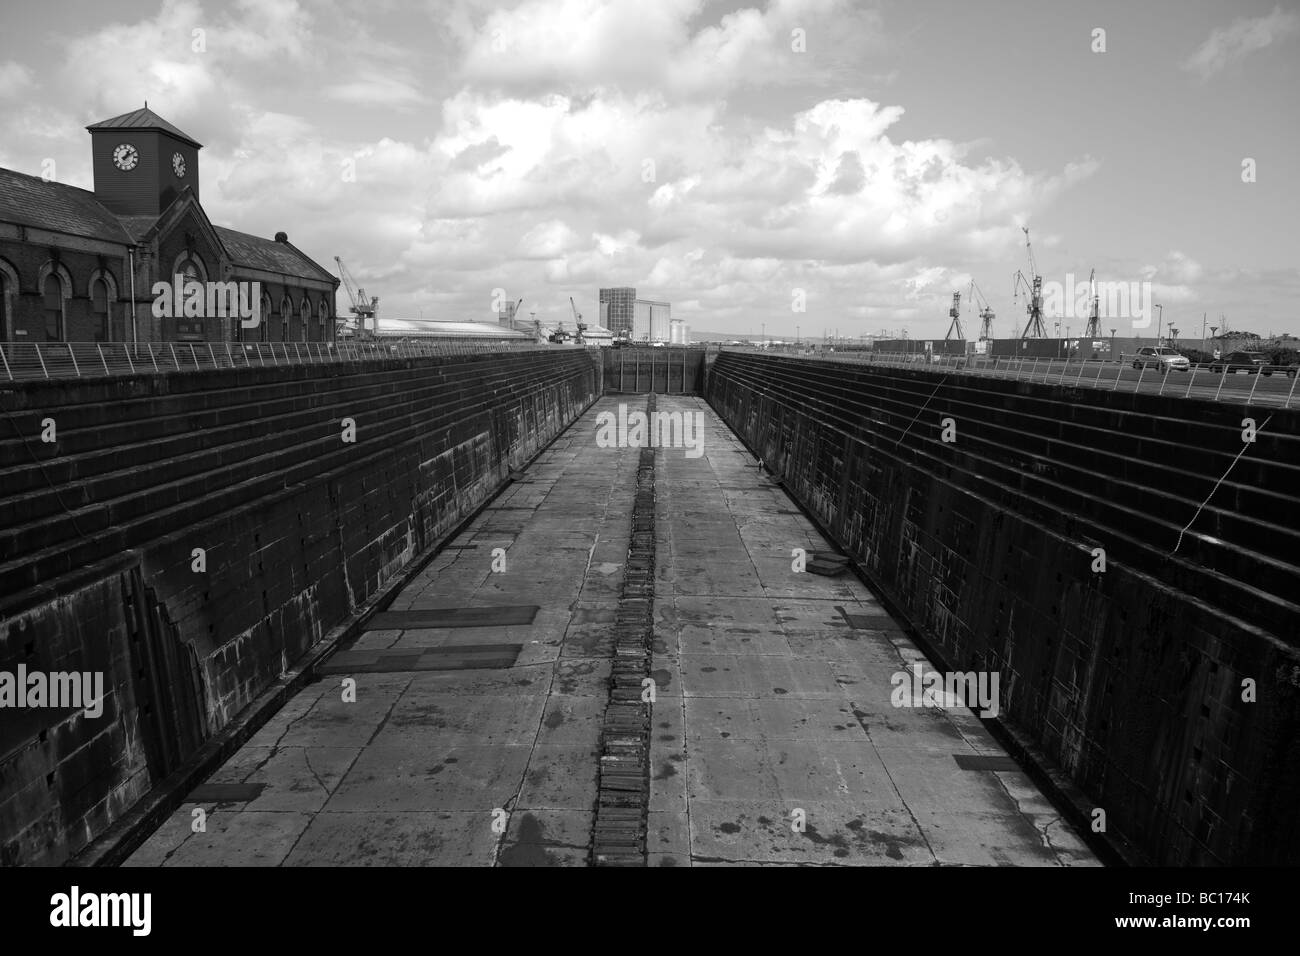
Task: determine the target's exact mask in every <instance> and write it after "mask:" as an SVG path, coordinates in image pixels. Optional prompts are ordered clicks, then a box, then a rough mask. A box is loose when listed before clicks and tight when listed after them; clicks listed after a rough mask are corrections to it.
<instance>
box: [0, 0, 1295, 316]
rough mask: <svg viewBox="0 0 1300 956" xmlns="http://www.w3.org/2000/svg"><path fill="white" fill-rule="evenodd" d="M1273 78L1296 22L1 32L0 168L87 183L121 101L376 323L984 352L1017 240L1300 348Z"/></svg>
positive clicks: (1072, 266)
mask: <svg viewBox="0 0 1300 956" xmlns="http://www.w3.org/2000/svg"><path fill="white" fill-rule="evenodd" d="M1098 29H1100V30H1104V31H1105V33H1104V44H1105V51H1104V52H1094V47H1096V46H1099V35H1098V34H1097V33H1096V32H1095V31H1097V30H1098ZM1298 52H1300V5H1298V4H1297V3H1295V2H1294V0H1287V2H1284V3H1279V2H1277V0H1241V2H1226V0H1213V2H1212V0H1151V2H1142V3H1137V4H1135V3H1132V2H1126V0H1100V2H1095V3H1088V4H1076V3H1068V2H1042V3H1021V2H1011V0H993V2H965V0H918V2H908V3H903V2H888V0H886V2H879V3H855V2H848V0H773V2H770V3H753V4H745V3H738V2H723V3H708V2H702V0H655V2H647V0H611V2H605V3H600V2H595V0H524V2H521V3H494V2H488V0H431V2H425V3H399V2H385V0H378V2H370V3H343V2H323V3H313V4H306V3H295V2H291V0H242V2H237V3H234V4H221V5H218V4H213V3H206V4H205V3H200V2H197V0H166V2H162V3H159V2H157V0H151V2H144V0H127V2H120V3H114V4H113V5H112V6H111V8H109V7H106V6H105V5H103V4H101V3H93V2H90V0H68V2H52V3H46V4H41V5H38V6H24V7H21V8H19V7H14V6H12V5H6V6H5V7H4V8H3V10H0V117H3V119H4V129H5V136H4V137H3V139H2V140H0V166H5V167H9V168H12V169H16V170H19V171H21V172H27V173H32V174H35V175H39V174H40V173H41V172H42V169H43V168H45V166H46V164H48V162H49V161H51V160H52V161H53V164H54V169H55V177H54V178H56V179H58V180H59V181H61V182H65V183H70V184H72V185H76V186H82V187H85V188H90V187H91V185H92V179H91V170H90V137H89V135H88V134H87V133H86V132H85V130H84V127H85V126H86V125H87V124H89V123H91V122H94V121H97V120H102V119H105V118H107V117H111V116H115V115H118V114H120V113H125V112H128V111H130V110H133V109H136V108H138V107H139V106H141V105H142V104H143V103H144V101H145V100H148V102H149V106H150V108H151V109H153V110H155V111H156V112H157V113H159V114H160V115H161V116H163V117H165V118H166V119H167V120H169V121H170V122H172V123H174V124H175V125H176V126H178V127H180V128H181V129H182V130H184V131H185V132H186V133H188V134H189V135H191V136H193V137H194V138H196V139H197V140H198V141H199V142H201V143H203V144H204V146H205V148H204V149H203V151H202V152H201V154H200V169H201V175H202V196H203V205H204V207H205V209H206V210H207V212H208V214H209V215H210V216H211V217H212V219H213V220H214V221H215V222H217V223H219V224H222V225H226V226H230V227H232V228H235V229H240V230H244V231H248V232H254V233H257V234H259V235H263V236H268V237H270V236H273V235H274V234H275V233H276V232H277V231H280V230H283V231H285V232H287V233H288V234H289V237H290V239H291V241H292V242H293V243H294V244H295V245H297V246H299V247H300V248H302V249H303V250H304V251H305V252H307V253H308V254H309V255H311V256H312V257H313V258H315V259H316V260H317V261H318V262H320V263H322V264H324V265H326V266H327V267H332V266H333V257H334V256H335V255H338V256H341V257H342V258H343V260H344V262H345V263H346V264H347V266H348V269H349V271H350V272H351V273H352V274H353V275H354V276H355V277H356V278H357V280H358V281H360V282H361V284H362V285H364V286H365V288H366V290H367V292H368V293H369V294H371V295H378V296H380V298H381V305H380V311H381V322H382V319H383V318H384V317H392V318H415V317H417V316H418V315H420V314H421V313H422V314H423V316H424V317H425V318H426V319H427V318H439V319H446V320H457V321H461V320H467V319H472V320H479V321H492V320H493V317H494V313H495V308H496V305H497V303H498V302H499V301H500V300H505V301H514V300H515V299H518V298H520V297H522V298H523V299H524V302H525V305H524V309H525V310H528V311H531V310H533V309H536V310H537V313H538V317H539V318H541V319H543V320H544V321H546V322H547V323H553V322H556V321H559V320H562V319H567V318H568V317H569V315H570V311H569V301H568V300H569V296H573V297H574V299H575V301H576V302H577V305H578V309H579V310H580V311H581V312H583V314H584V315H586V316H588V317H594V316H596V315H598V314H599V305H598V302H597V290H598V289H599V288H600V287H602V286H633V287H635V288H637V290H638V293H639V294H642V295H644V296H646V297H649V298H654V299H659V300H667V301H669V302H671V303H672V307H673V316H674V318H680V319H684V320H685V321H686V322H687V323H688V324H689V326H690V327H691V328H693V329H701V330H707V331H711V332H717V333H722V334H731V335H735V336H736V337H743V336H746V335H753V336H757V335H759V334H760V329H762V328H763V327H764V326H765V327H766V333H767V335H768V336H770V337H781V338H790V339H792V338H794V336H795V330H796V326H797V327H798V328H799V330H800V334H801V335H802V337H804V338H810V337H820V336H821V335H822V334H823V332H824V331H825V330H827V329H837V330H838V331H839V334H840V335H843V336H853V337H856V336H859V335H863V334H874V333H877V332H879V331H880V330H882V329H889V330H895V331H897V330H899V329H902V328H906V329H907V330H908V334H909V335H910V336H912V337H942V336H943V334H944V333H945V331H946V330H947V328H948V324H949V319H948V314H947V313H948V308H949V306H950V305H951V298H952V293H953V292H955V291H960V292H961V293H962V294H963V306H965V299H966V293H967V291H968V289H969V286H970V282H971V279H972V278H973V279H974V280H975V282H976V283H977V284H978V286H979V288H980V289H981V291H982V292H983V294H984V296H985V297H986V298H987V299H988V300H989V302H990V304H991V305H992V307H993V308H994V309H995V310H996V312H997V319H996V322H995V324H994V333H995V334H996V335H998V336H1004V335H1007V334H1016V333H1019V331H1020V329H1021V328H1022V327H1023V325H1024V318H1025V317H1024V309H1023V302H1021V303H1018V304H1013V301H1012V294H1011V292H1012V275H1013V273H1014V272H1015V271H1016V270H1018V269H1020V270H1026V271H1027V269H1028V265H1027V259H1026V255H1025V247H1024V234H1023V232H1022V231H1021V228H1020V227H1021V226H1028V227H1029V229H1030V236H1031V239H1032V240H1033V246H1034V253H1035V256H1036V259H1037V262H1038V266H1039V269H1040V271H1041V272H1042V274H1043V275H1044V277H1045V278H1046V279H1048V280H1049V281H1056V282H1062V283H1064V282H1065V281H1066V277H1067V273H1068V274H1071V275H1072V276H1073V278H1074V280H1075V281H1077V282H1086V280H1087V277H1088V275H1089V272H1090V270H1092V269H1094V268H1095V269H1096V271H1097V277H1098V279H1099V280H1103V281H1117V282H1127V283H1132V282H1139V283H1140V282H1149V283H1151V290H1152V295H1153V299H1154V301H1155V302H1158V303H1160V304H1161V305H1162V306H1163V317H1164V318H1165V319H1167V320H1172V324H1174V325H1176V326H1177V327H1178V328H1179V329H1180V336H1181V337H1183V338H1193V337H1199V335H1200V330H1201V324H1202V314H1203V313H1205V314H1206V315H1208V322H1207V324H1209V325H1220V324H1221V321H1220V320H1219V316H1220V315H1226V316H1227V318H1228V321H1229V323H1230V324H1231V325H1232V326H1233V327H1234V328H1238V329H1249V330H1251V331H1255V332H1259V333H1261V334H1265V333H1269V332H1273V333H1282V332H1290V333H1292V334H1300V309H1297V307H1296V304H1295V303H1296V302H1297V297H1298V296H1300V266H1298V264H1297V250H1300V242H1298V241H1297V239H1296V236H1295V232H1296V229H1297V224H1300V189H1298V188H1297V185H1298V184H1300V124H1297V122H1296V120H1295V103H1294V101H1295V94H1296V91H1297V90H1300V56H1297V53H1298ZM1243 164H1246V165H1250V166H1253V172H1254V181H1253V182H1243ZM498 290H500V291H498ZM343 298H344V297H343V295H342V293H340V301H339V308H340V313H341V314H345V313H346V305H347V303H346V302H345V301H343ZM800 302H802V304H803V306H804V311H801V312H796V311H793V308H792V306H795V305H798V304H799V303H800ZM963 321H964V323H965V324H966V331H967V335H968V336H970V337H973V335H974V334H975V330H976V329H977V328H978V318H977V316H976V313H975V310H974V309H970V310H969V311H965V312H964V315H963ZM1067 321H1068V324H1069V326H1070V330H1071V332H1072V333H1075V334H1077V333H1078V332H1081V331H1082V323H1081V321H1080V320H1077V319H1070V320H1062V332H1064V326H1065V324H1067ZM1126 321H1127V320H1126ZM1112 326H1118V327H1119V328H1120V329H1121V331H1120V333H1119V334H1121V335H1124V334H1134V330H1133V329H1132V328H1131V326H1129V325H1125V324H1119V323H1118V322H1108V324H1107V327H1108V328H1109V327H1112ZM1052 331H1053V323H1052V321H1051V320H1050V319H1049V322H1048V333H1049V334H1051V333H1052ZM1140 334H1154V329H1152V330H1150V331H1149V332H1146V331H1143V332H1141V333H1140Z"/></svg>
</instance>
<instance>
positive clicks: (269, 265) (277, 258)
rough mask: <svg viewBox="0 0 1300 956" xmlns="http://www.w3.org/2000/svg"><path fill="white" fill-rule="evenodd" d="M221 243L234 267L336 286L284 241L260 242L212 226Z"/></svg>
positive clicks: (301, 253)
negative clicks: (297, 277) (319, 281)
mask: <svg viewBox="0 0 1300 956" xmlns="http://www.w3.org/2000/svg"><path fill="white" fill-rule="evenodd" d="M213 228H215V229H216V231H217V235H218V236H220V237H221V244H222V245H224V246H225V247H226V252H227V253H228V254H229V256H230V261H231V262H232V263H234V264H235V265H241V266H248V267H249V268H252V269H263V270H265V271H267V272H278V273H280V274H281V275H289V276H299V277H302V278H309V279H324V280H326V281H327V282H333V283H335V284H337V283H338V281H339V280H338V279H337V278H336V277H335V276H334V275H333V274H331V273H329V272H327V271H326V270H324V269H322V268H321V267H320V266H319V265H317V264H316V263H315V262H314V261H313V260H312V259H311V258H310V257H309V256H308V255H307V254H306V253H304V252H302V250H300V249H298V248H297V247H296V246H293V245H290V244H289V243H287V242H276V241H275V240H274V239H263V238H262V237H261V236H252V235H249V234H248V233H246V232H237V231H236V230H234V229H227V228H226V227H225V226H214V227H213Z"/></svg>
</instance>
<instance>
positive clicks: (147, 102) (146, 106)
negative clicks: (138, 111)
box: [144, 100, 149, 109]
mask: <svg viewBox="0 0 1300 956" xmlns="http://www.w3.org/2000/svg"><path fill="white" fill-rule="evenodd" d="M144 108H145V109H148V108H149V101H148V100H145V101H144Z"/></svg>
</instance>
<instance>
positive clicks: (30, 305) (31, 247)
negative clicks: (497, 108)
mask: <svg viewBox="0 0 1300 956" xmlns="http://www.w3.org/2000/svg"><path fill="white" fill-rule="evenodd" d="M86 128H87V130H89V132H90V135H91V155H92V165H93V169H94V182H95V188H94V189H93V190H86V189H79V188H77V187H75V186H68V185H65V184H63V183H57V182H47V181H46V180H44V179H42V178H41V177H39V176H29V175H26V174H24V173H19V172H15V171H14V170H11V169H3V168H0V341H3V342H51V341H65V342H129V341H132V340H136V341H141V342H145V341H198V342H202V341H230V340H235V341H238V340H244V341H263V342H266V341H275V342H307V341H312V342H319V341H332V340H333V339H334V335H335V327H336V315H335V306H334V294H335V291H336V290H337V288H338V285H339V280H338V279H337V278H335V277H334V276H333V275H332V274H331V273H330V272H328V271H327V270H326V269H324V268H322V267H321V266H320V265H318V264H317V263H315V262H314V261H312V259H311V258H309V257H308V256H307V255H306V254H304V253H303V252H302V251H301V250H299V249H298V248H297V247H295V246H293V245H292V244H290V242H289V240H288V237H287V236H286V235H285V234H284V233H282V232H281V233H277V234H276V236H275V238H274V239H263V238H261V237H260V236H252V235H249V234H247V233H243V232H236V231H235V230H233V229H227V228H225V227H223V226H214V225H213V224H212V222H211V221H210V220H209V219H208V216H207V214H206V213H205V212H204V211H203V207H202V206H201V205H200V203H199V150H200V149H201V148H202V146H201V145H200V144H199V143H197V142H195V141H194V140H193V139H191V138H190V137H189V136H187V135H186V134H185V133H183V132H181V131H180V130H179V129H177V128H176V127H175V126H172V125H171V124H170V123H168V122H167V121H166V120H164V119H163V118H162V117H160V116H158V115H157V114H156V113H154V112H153V111H151V110H150V109H148V107H147V106H146V107H145V108H144V109H140V110H136V111H134V112H132V113H126V114H123V115H122V116H117V117H114V118H113V119H109V120H105V121H103V122H102V123H96V124H94V125H92V126H88V127H86ZM176 275H182V276H185V277H186V278H187V279H193V280H197V281H198V282H202V283H206V282H222V283H228V282H236V283H252V282H257V283H259V285H260V291H261V322H260V324H259V325H258V326H257V327H256V328H244V327H243V326H242V323H241V321H240V319H239V317H238V316H234V315H220V314H217V310H212V309H209V308H207V307H206V305H207V304H206V303H205V307H204V308H202V309H197V310H191V312H193V311H197V312H199V314H197V315H195V314H190V315H188V316H186V315H184V314H182V315H177V316H162V317H159V316H155V314H154V312H155V310H154V308H153V306H154V296H153V293H152V291H151V290H152V289H153V286H154V283H155V282H159V281H167V282H172V281H173V280H174V277H175V276H176ZM133 304H134V307H133ZM210 313H211V314H210Z"/></svg>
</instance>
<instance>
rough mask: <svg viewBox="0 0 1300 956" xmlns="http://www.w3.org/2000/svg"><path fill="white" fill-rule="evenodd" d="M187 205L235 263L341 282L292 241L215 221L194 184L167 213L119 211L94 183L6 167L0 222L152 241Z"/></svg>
mask: <svg viewBox="0 0 1300 956" xmlns="http://www.w3.org/2000/svg"><path fill="white" fill-rule="evenodd" d="M186 205H192V206H193V207H194V209H196V210H197V211H198V215H199V217H200V220H201V221H202V222H203V223H204V225H206V226H211V228H212V229H213V231H214V232H215V233H216V236H217V240H218V242H219V243H220V244H221V246H222V247H223V248H224V249H225V251H226V254H227V255H228V256H229V257H230V261H231V263H233V264H234V265H242V266H246V267H248V268H252V269H262V270H264V271H266V272H274V273H277V274H279V275H284V276H290V277H293V278H301V279H317V280H321V279H323V280H324V281H326V282H331V283H333V284H334V285H336V286H337V285H338V282H339V280H338V278H337V277H336V276H334V275H333V274H332V273H330V272H328V271H327V270H325V269H324V268H322V267H321V266H319V265H318V264H317V263H316V262H315V261H313V260H312V259H311V257H310V256H308V255H307V254H306V253H304V252H303V251H302V250H300V249H298V248H297V247H296V246H293V245H291V244H290V243H288V242H276V241H275V240H274V239H263V238H261V237H260V236H253V235H249V234H248V233H246V232H238V231H237V230H234V229H227V228H225V227H224V226H212V224H211V222H210V221H209V220H208V218H207V214H206V213H205V212H204V211H203V207H202V205H200V203H199V201H198V200H197V199H195V198H194V195H193V190H192V189H191V188H190V187H189V186H186V187H185V189H184V190H182V192H181V195H180V196H178V197H177V199H176V200H175V201H174V202H173V203H172V204H171V205H170V206H168V208H167V209H166V210H165V211H164V212H163V214H162V215H161V216H116V215H114V214H113V213H111V212H110V211H109V210H108V209H107V208H105V207H104V206H103V205H101V204H100V202H99V200H98V199H96V198H95V194H94V193H93V192H91V191H90V190H88V189H80V188H78V187H76V186H69V185H67V184H66V183H57V182H47V181H46V180H44V179H42V178H41V177H39V176H29V175H27V174H26V173H20V172H17V171H15V170H12V169H5V168H4V167H0V222H10V223H14V224H15V225H21V226H30V227H32V228H34V229H48V230H50V231H52V232H60V233H64V234H65V235H70V236H80V237H83V238H87V239H100V240H104V241H107V242H118V243H121V244H122V245H139V244H141V243H144V242H146V241H148V239H149V238H150V236H151V234H152V233H153V232H154V231H155V230H156V229H157V228H159V227H163V228H167V226H166V223H167V221H168V220H171V221H174V219H172V217H174V216H176V215H178V214H180V213H181V212H183V209H184V206H186Z"/></svg>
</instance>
